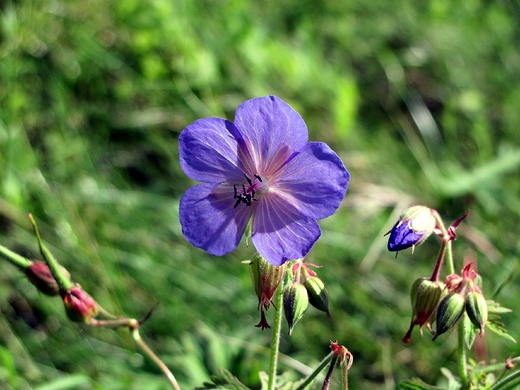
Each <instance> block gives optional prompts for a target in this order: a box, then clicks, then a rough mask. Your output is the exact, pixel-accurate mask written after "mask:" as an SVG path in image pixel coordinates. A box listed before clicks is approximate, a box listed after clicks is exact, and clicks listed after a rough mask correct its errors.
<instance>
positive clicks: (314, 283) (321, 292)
mask: <svg viewBox="0 0 520 390" xmlns="http://www.w3.org/2000/svg"><path fill="white" fill-rule="evenodd" d="M303 285H304V286H305V288H306V289H307V293H308V295H309V303H310V304H311V305H312V306H314V307H315V308H316V309H318V310H321V311H324V312H325V313H327V316H328V317H329V318H330V311H329V297H328V294H327V289H326V288H325V284H324V283H323V281H322V280H321V279H320V278H318V277H317V276H309V277H308V278H307V279H305V281H304V282H303Z"/></svg>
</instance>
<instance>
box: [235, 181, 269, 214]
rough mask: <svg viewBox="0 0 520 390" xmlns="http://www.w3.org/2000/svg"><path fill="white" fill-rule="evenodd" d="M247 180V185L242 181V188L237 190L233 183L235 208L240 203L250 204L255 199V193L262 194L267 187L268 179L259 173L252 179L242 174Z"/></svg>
mask: <svg viewBox="0 0 520 390" xmlns="http://www.w3.org/2000/svg"><path fill="white" fill-rule="evenodd" d="M244 176H245V177H246V180H247V184H248V185H247V186H246V185H245V184H244V183H242V190H239V189H238V188H237V186H236V184H235V185H233V188H234V190H235V191H234V194H233V199H236V202H235V205H234V206H233V207H234V208H237V207H238V205H239V204H240V203H245V205H246V206H251V204H252V203H253V201H255V202H256V201H257V200H258V199H257V198H255V196H256V195H262V194H264V193H265V192H267V190H268V189H269V180H267V179H266V178H265V177H264V178H262V177H260V175H257V174H256V175H254V176H253V179H251V178H249V177H248V176H247V175H244Z"/></svg>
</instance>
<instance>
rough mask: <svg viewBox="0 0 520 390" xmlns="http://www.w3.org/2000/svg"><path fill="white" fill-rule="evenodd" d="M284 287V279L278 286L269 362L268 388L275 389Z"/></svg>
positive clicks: (269, 389)
mask: <svg viewBox="0 0 520 390" xmlns="http://www.w3.org/2000/svg"><path fill="white" fill-rule="evenodd" d="M283 287H284V281H283V280H282V281H281V283H280V285H279V286H278V291H277V293H276V296H275V303H274V307H275V308H276V314H275V316H274V325H273V338H272V340H271V359H270V364H269V382H268V384H267V390H274V389H275V386H276V371H277V368H278V350H279V348H280V335H281V333H282V316H283V313H282V312H283V310H282V307H283Z"/></svg>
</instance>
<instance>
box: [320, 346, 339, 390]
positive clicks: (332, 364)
mask: <svg viewBox="0 0 520 390" xmlns="http://www.w3.org/2000/svg"><path fill="white" fill-rule="evenodd" d="M338 359H339V356H338V354H336V353H334V354H333V355H332V359H331V361H330V366H329V370H328V371H327V375H326V376H325V380H324V381H323V385H322V386H321V390H329V387H330V381H331V380H332V373H333V372H334V367H336V362H337V361H338Z"/></svg>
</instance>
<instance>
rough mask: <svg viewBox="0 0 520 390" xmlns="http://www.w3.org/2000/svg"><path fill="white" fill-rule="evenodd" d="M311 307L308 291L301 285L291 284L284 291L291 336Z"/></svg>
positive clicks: (284, 302) (284, 305)
mask: <svg viewBox="0 0 520 390" xmlns="http://www.w3.org/2000/svg"><path fill="white" fill-rule="evenodd" d="M308 306H309V296H308V294H307V289H306V288H305V286H304V285H303V284H301V283H290V284H288V285H287V286H285V288H284V290H283V308H284V313H285V319H286V320H287V323H288V324H289V336H290V335H291V334H292V331H293V329H294V327H295V326H296V324H297V323H298V322H300V320H301V319H302V317H303V313H305V310H307V307H308Z"/></svg>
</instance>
